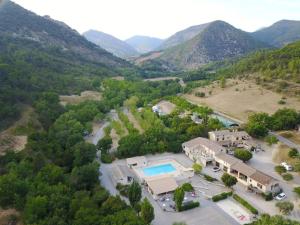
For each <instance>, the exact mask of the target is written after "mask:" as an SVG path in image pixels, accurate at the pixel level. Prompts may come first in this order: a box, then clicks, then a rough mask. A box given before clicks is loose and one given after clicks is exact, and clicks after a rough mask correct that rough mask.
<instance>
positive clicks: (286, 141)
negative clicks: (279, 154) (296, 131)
mask: <svg viewBox="0 0 300 225" xmlns="http://www.w3.org/2000/svg"><path fill="white" fill-rule="evenodd" d="M269 134H270V135H273V136H275V137H276V138H277V139H278V140H279V141H280V142H282V143H284V144H286V145H287V146H289V147H290V148H296V149H298V151H300V146H299V145H297V144H296V143H294V142H292V141H290V140H289V139H287V138H285V137H282V136H281V135H279V134H276V133H274V132H272V131H270V132H269Z"/></svg>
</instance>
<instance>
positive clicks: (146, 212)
mask: <svg viewBox="0 0 300 225" xmlns="http://www.w3.org/2000/svg"><path fill="white" fill-rule="evenodd" d="M141 217H142V219H143V220H144V221H145V223H147V224H150V223H151V221H152V220H154V208H153V206H152V205H151V203H150V202H149V201H148V199H147V198H144V200H143V201H142V203H141Z"/></svg>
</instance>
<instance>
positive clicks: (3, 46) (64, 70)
mask: <svg viewBox="0 0 300 225" xmlns="http://www.w3.org/2000/svg"><path fill="white" fill-rule="evenodd" d="M87 55H88V56H87ZM128 70H132V66H131V65H130V64H129V63H127V62H125V61H123V60H122V59H119V58H117V57H114V56H113V55H111V54H110V53H108V52H106V51H105V50H103V49H101V48H99V47H97V46H96V45H94V44H92V43H90V42H88V41H87V40H86V39H85V38H84V37H82V36H80V35H79V34H78V33H77V32H75V31H73V30H71V29H70V28H69V27H67V26H66V25H65V24H61V23H59V22H57V21H53V20H50V19H46V18H43V17H40V16H37V15H35V14H34V13H31V12H29V11H27V10H25V9H23V8H21V7H20V6H18V5H16V4H14V3H12V2H10V1H6V2H4V5H2V7H1V9H0V83H1V86H0V105H1V108H0V130H1V129H3V128H5V127H7V126H8V125H10V124H11V123H12V122H13V121H15V120H16V119H17V118H18V116H19V114H20V111H21V106H22V104H32V103H33V102H34V100H35V99H36V98H37V96H38V94H39V93H41V92H43V91H54V92H57V93H61V94H70V93H78V92H80V91H82V90H87V89H93V82H96V81H97V80H99V79H101V78H103V77H108V76H114V75H120V74H125V76H126V74H128V73H126V71H128ZM131 74H134V71H132V73H131Z"/></svg>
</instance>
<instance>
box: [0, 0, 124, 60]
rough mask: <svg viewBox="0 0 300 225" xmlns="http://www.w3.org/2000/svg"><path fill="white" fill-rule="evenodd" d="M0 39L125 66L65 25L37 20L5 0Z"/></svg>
mask: <svg viewBox="0 0 300 225" xmlns="http://www.w3.org/2000/svg"><path fill="white" fill-rule="evenodd" d="M0 35H1V36H4V35H5V36H11V37H13V38H19V39H26V40H31V41H34V42H37V43H38V44H39V45H41V46H43V47H52V48H54V47H55V48H59V49H61V50H63V51H64V52H70V53H75V54H77V55H79V56H81V57H82V58H84V59H85V60H90V61H93V62H97V63H103V64H105V65H107V66H122V65H126V62H125V61H123V60H121V59H119V58H116V57H114V56H113V55H112V54H110V53H108V52H107V51H105V50H104V49H102V48H100V47H98V46H97V45H95V44H93V43H91V42H89V41H87V40H86V39H85V38H84V37H82V36H81V35H80V34H79V33H78V32H76V31H75V30H73V29H71V28H70V27H68V26H67V25H66V24H64V23H62V22H59V21H55V20H53V19H51V18H50V17H48V16H46V17H41V16H38V15H36V14H34V13H32V12H30V11H28V10H26V9H24V8H22V7H21V6H19V5H17V4H15V3H13V2H12V1H9V0H5V1H4V3H3V5H2V7H1V8H0Z"/></svg>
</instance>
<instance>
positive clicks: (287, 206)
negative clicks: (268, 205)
mask: <svg viewBox="0 0 300 225" xmlns="http://www.w3.org/2000/svg"><path fill="white" fill-rule="evenodd" d="M276 207H278V208H279V211H280V212H281V213H282V214H284V215H288V214H290V212H291V211H293V209H294V204H293V203H292V202H287V201H286V202H277V203H276Z"/></svg>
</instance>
